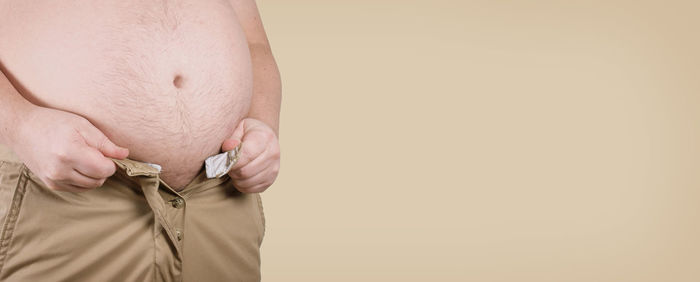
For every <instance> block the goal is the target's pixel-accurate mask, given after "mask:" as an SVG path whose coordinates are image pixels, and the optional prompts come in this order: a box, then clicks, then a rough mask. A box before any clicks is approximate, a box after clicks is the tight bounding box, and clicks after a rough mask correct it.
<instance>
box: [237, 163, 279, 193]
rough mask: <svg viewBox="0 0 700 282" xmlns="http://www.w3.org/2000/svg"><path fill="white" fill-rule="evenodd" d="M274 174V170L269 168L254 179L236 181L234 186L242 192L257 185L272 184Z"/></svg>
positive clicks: (253, 177) (254, 176)
mask: <svg viewBox="0 0 700 282" xmlns="http://www.w3.org/2000/svg"><path fill="white" fill-rule="evenodd" d="M272 174H273V171H272V168H267V169H264V170H262V171H260V172H258V173H257V174H255V175H253V176H252V177H249V178H246V179H237V180H234V181H233V186H235V187H236V188H239V189H242V190H248V189H250V188H251V187H254V186H256V185H260V184H268V183H272V180H274V175H272Z"/></svg>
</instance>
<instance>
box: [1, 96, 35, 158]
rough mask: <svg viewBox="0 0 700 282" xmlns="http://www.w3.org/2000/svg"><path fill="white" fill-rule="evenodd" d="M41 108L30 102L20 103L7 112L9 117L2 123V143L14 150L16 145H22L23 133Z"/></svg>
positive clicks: (6, 116)
mask: <svg viewBox="0 0 700 282" xmlns="http://www.w3.org/2000/svg"><path fill="white" fill-rule="evenodd" d="M39 108H40V107H39V106H37V105H34V104H32V103H30V102H28V101H26V100H25V101H18V103H16V104H14V105H12V110H9V111H6V113H7V115H5V116H4V117H3V121H2V128H0V130H1V131H2V132H1V133H2V138H0V142H2V143H3V144H5V145H7V146H9V147H10V148H12V149H14V148H15V146H16V145H18V144H21V143H22V142H23V141H22V135H23V134H22V132H23V130H24V129H25V127H26V126H27V123H28V122H29V121H30V120H31V119H32V118H31V115H32V113H34V112H36V110H37V109H39Z"/></svg>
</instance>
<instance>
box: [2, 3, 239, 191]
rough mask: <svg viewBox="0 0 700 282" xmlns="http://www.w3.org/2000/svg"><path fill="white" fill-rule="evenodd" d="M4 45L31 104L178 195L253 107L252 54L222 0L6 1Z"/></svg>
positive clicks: (6, 62) (8, 64)
mask: <svg viewBox="0 0 700 282" xmlns="http://www.w3.org/2000/svg"><path fill="white" fill-rule="evenodd" d="M0 38H2V40H0V63H2V65H3V66H4V68H5V69H6V70H7V73H6V75H7V76H8V78H10V79H11V81H12V82H13V84H14V86H15V87H16V88H17V90H19V91H20V92H21V94H22V95H23V96H24V97H25V98H27V99H28V100H29V101H31V102H33V103H35V104H38V105H41V106H45V107H50V108H55V109H60V110H64V111H68V112H72V113H75V114H78V115H81V116H83V117H85V118H87V119H88V120H90V121H91V122H92V123H93V124H94V125H95V126H97V127H98V128H99V129H100V130H102V132H104V133H105V135H107V137H109V138H110V139H111V140H112V141H113V142H115V143H116V144H117V145H120V146H123V147H127V148H129V150H130V155H129V158H131V159H135V160H139V161H144V162H151V163H157V164H159V165H161V166H162V168H163V170H162V173H161V178H162V179H163V181H165V182H166V183H168V184H169V185H170V186H171V187H173V188H175V189H179V188H182V187H184V186H185V185H186V184H187V183H188V182H189V181H191V180H192V178H193V177H194V176H195V175H196V174H197V172H198V171H199V169H200V168H201V166H202V163H203V161H204V159H205V158H206V157H208V156H210V155H213V154H216V153H218V152H219V150H220V147H221V144H222V142H223V141H224V139H226V138H227V137H229V136H230V135H231V133H232V131H233V129H234V128H235V126H236V125H237V123H238V121H239V120H240V119H242V118H243V117H244V116H245V115H246V114H247V112H248V108H249V106H250V99H251V95H252V70H251V59H250V53H249V51H248V46H247V42H246V39H245V35H244V33H243V31H242V29H241V27H240V26H239V23H238V21H237V18H236V15H235V13H234V10H233V8H232V7H231V6H230V5H229V3H228V2H227V1H224V0H221V1H217V0H186V1H143V0H142V1H128V0H127V1H117V0H109V1H88V0H79V1H27V0H0Z"/></svg>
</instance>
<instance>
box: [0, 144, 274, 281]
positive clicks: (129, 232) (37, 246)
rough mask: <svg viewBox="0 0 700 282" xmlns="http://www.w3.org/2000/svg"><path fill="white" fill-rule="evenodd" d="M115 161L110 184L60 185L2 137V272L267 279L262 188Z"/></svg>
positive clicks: (35, 277) (20, 276)
mask: <svg viewBox="0 0 700 282" xmlns="http://www.w3.org/2000/svg"><path fill="white" fill-rule="evenodd" d="M114 162H115V163H116V165H117V167H118V169H117V173H116V174H115V175H113V176H112V177H110V178H109V179H107V181H106V182H105V184H104V185H103V186H102V187H99V188H97V189H94V190H91V191H88V192H84V193H72V192H60V191H54V190H51V189H49V188H47V187H46V186H45V185H44V184H43V183H42V182H41V180H39V179H38V178H37V177H36V175H34V174H33V173H32V172H31V171H30V170H29V169H28V168H27V167H26V166H25V165H24V164H23V163H22V162H21V161H20V160H19V159H18V158H17V156H16V155H15V154H14V153H13V152H12V151H11V150H9V149H8V148H7V147H5V146H2V145H0V223H1V224H2V225H1V226H0V227H1V228H0V281H260V246H261V244H262V241H263V237H264V234H265V216H264V214H263V207H262V200H261V198H260V194H247V193H241V192H239V191H238V190H236V188H235V187H233V185H232V183H231V179H230V178H229V177H228V175H225V176H223V177H221V178H212V179H209V178H207V177H206V174H205V171H204V168H202V170H201V172H200V173H199V175H197V177H196V178H195V179H194V180H193V181H192V182H191V183H190V184H188V185H187V187H185V189H184V190H182V191H181V192H176V191H174V190H172V189H171V188H170V187H168V186H167V185H166V184H165V183H164V182H163V181H161V180H160V178H159V176H158V174H159V172H158V170H157V169H156V168H153V167H151V166H149V165H147V164H145V163H142V162H137V161H134V160H129V159H126V160H114Z"/></svg>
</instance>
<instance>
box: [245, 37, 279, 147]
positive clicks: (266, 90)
mask: <svg viewBox="0 0 700 282" xmlns="http://www.w3.org/2000/svg"><path fill="white" fill-rule="evenodd" d="M250 53H251V57H252V61H253V97H252V99H251V104H250V110H249V112H248V117H250V118H254V119H257V120H260V121H262V122H264V123H266V124H267V125H269V126H270V127H271V128H272V129H273V130H274V131H275V134H276V135H277V136H279V118H280V107H281V103H282V83H281V78H280V73H279V69H278V68H277V63H276V62H275V58H274V57H273V55H272V51H271V50H270V47H269V45H266V44H251V45H250Z"/></svg>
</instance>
